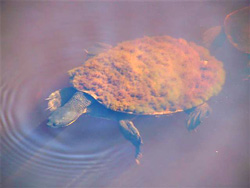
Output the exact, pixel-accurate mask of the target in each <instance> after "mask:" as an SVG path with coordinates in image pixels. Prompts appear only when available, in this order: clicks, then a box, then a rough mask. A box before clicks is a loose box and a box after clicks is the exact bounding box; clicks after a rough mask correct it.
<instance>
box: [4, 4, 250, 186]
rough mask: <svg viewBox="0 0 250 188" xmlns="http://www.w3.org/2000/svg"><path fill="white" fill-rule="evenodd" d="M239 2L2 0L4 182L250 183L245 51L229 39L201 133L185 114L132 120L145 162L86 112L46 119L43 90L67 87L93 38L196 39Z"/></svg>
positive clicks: (112, 128) (219, 53)
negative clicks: (56, 123)
mask: <svg viewBox="0 0 250 188" xmlns="http://www.w3.org/2000/svg"><path fill="white" fill-rule="evenodd" d="M244 6H247V1H246V2H244V1H239V2H227V3H226V2H220V3H219V2H213V3H212V2H198V1H197V2H165V3H163V2H161V3H159V2H158V3H149V2H148V3H145V2H144V3H139V2H138V3H128V2H122V3H111V2H110V3H83V2H71V3H69V2H68V3H67V2H47V3H42V2H10V3H7V2H3V3H2V15H1V17H2V27H1V28H2V35H1V37H2V42H1V48H2V61H1V65H2V66H1V85H0V88H1V109H0V110H1V113H0V115H1V125H2V126H1V157H2V163H1V172H2V174H1V176H2V179H1V181H2V186H3V187H100V186H101V187H221V186H226V187H247V186H249V118H248V116H249V81H246V80H245V77H246V65H247V62H248V61H249V57H248V56H247V55H246V54H244V53H242V52H239V51H237V49H235V48H234V47H233V46H232V45H231V44H230V43H229V42H228V41H225V42H224V43H222V44H221V45H220V46H219V47H218V49H216V50H214V52H213V53H214V54H213V55H215V56H216V57H217V58H218V59H219V60H221V61H223V62H224V65H225V69H226V72H227V78H226V83H225V85H224V88H223V90H222V92H221V93H220V94H219V95H218V96H216V97H214V98H212V99H211V101H209V104H210V106H211V107H212V109H213V113H212V114H211V115H210V116H209V118H207V119H206V121H204V122H203V124H202V125H201V126H200V127H199V129H198V131H197V132H188V131H187V130H186V129H185V126H184V125H185V119H186V114H185V113H178V114H174V115H172V116H169V117H159V118H153V117H152V118H151V117H143V118H137V119H136V120H135V121H134V123H135V125H136V126H137V128H138V129H139V130H140V133H141V135H142V137H143V140H144V145H143V148H142V152H143V158H142V160H141V165H139V166H138V165H136V163H135V162H134V148H133V146H132V145H131V144H130V143H129V142H128V141H126V140H125V139H124V138H123V136H122V135H121V134H120V132H119V129H118V126H117V123H116V122H113V121H108V120H102V119H96V118H93V117H88V116H82V117H81V118H80V119H79V120H77V121H76V122H75V123H74V125H72V126H69V127H67V128H62V129H52V128H49V127H47V126H46V122H47V117H48V115H49V112H48V111H46V110H45V109H46V108H47V104H46V101H45V98H47V97H48V95H49V94H50V93H51V92H53V91H54V90H57V89H60V88H63V87H66V86H69V83H68V82H67V78H68V77H67V70H69V69H71V68H73V67H76V66H78V65H80V64H81V63H83V61H84V58H85V56H86V54H84V49H86V48H88V47H90V46H92V45H93V44H94V43H95V42H105V43H108V44H112V45H115V44H116V43H118V42H121V41H124V40H130V39H135V38H138V37H143V36H144V35H149V36H155V35H170V36H172V37H177V38H179V37H181V38H185V39H186V40H190V41H194V42H197V43H200V39H201V34H202V32H204V31H205V30H206V29H207V28H209V27H212V26H216V25H220V24H222V23H223V19H224V17H225V16H226V15H227V14H228V13H230V12H231V11H233V10H236V9H238V8H241V7H244Z"/></svg>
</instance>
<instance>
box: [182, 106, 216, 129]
mask: <svg viewBox="0 0 250 188" xmlns="http://www.w3.org/2000/svg"><path fill="white" fill-rule="evenodd" d="M211 111H212V110H211V108H210V107H209V105H208V104H207V103H203V104H202V105H200V106H197V107H195V108H194V109H193V110H192V111H191V112H189V116H188V119H187V124H186V126H187V129H188V130H189V131H191V130H194V129H195V128H196V127H197V126H198V125H200V123H201V122H202V121H203V120H204V118H206V117H207V116H208V115H209V114H210V113H211Z"/></svg>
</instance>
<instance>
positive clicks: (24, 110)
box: [0, 67, 123, 186]
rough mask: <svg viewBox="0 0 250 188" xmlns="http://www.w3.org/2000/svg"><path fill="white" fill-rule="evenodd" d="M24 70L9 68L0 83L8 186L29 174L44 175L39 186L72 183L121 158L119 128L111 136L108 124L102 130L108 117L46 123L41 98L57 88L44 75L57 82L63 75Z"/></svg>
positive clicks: (6, 181)
mask: <svg viewBox="0 0 250 188" xmlns="http://www.w3.org/2000/svg"><path fill="white" fill-rule="evenodd" d="M52 70H53V67H52ZM22 71H24V70H17V71H15V72H12V76H10V75H9V74H8V73H7V72H5V74H4V75H3V82H2V83H3V84H2V85H1V110H2V112H1V113H0V115H1V121H2V130H1V138H2V140H1V142H2V149H1V150H2V156H3V157H2V159H3V160H2V162H3V165H8V166H9V168H8V169H6V170H5V172H4V174H3V176H4V179H5V180H4V182H5V183H6V185H8V183H10V184H11V183H12V184H13V181H14V182H20V181H21V180H18V178H21V177H22V176H23V174H26V176H27V175H28V174H30V173H31V174H30V175H31V176H34V174H35V175H36V176H39V178H38V180H39V181H41V180H42V179H44V180H46V181H44V185H43V184H41V182H40V183H39V184H40V185H43V186H48V185H49V186H52V185H54V186H57V185H66V184H67V185H69V186H70V184H71V183H73V182H74V181H75V180H77V179H78V178H80V179H81V181H82V180H83V178H88V175H89V174H91V172H95V173H97V172H98V173H100V172H103V171H105V169H107V165H108V164H110V163H112V161H114V160H115V158H119V157H121V158H123V156H121V154H122V152H123V151H122V150H119V149H118V147H119V144H117V141H115V137H117V138H119V140H120V141H121V140H122V139H121V138H122V137H121V136H120V135H119V132H118V128H117V129H116V128H115V131H116V134H115V136H114V138H112V135H110V134H113V132H112V129H113V128H112V127H111V128H112V129H111V131H105V130H104V129H106V128H105V126H106V127H107V124H109V123H110V122H109V121H100V120H99V121H98V120H96V119H94V118H90V117H86V116H85V117H83V118H80V119H79V120H78V121H77V122H76V123H75V125H74V126H70V127H66V128H61V129H53V128H50V127H48V126H47V125H46V123H47V117H48V114H49V112H48V111H45V109H46V105H47V104H46V101H45V100H44V99H45V98H46V97H47V96H48V95H49V93H50V92H52V91H53V89H59V88H58V87H55V86H51V85H49V84H48V82H47V83H46V77H45V76H44V75H50V76H52V78H51V79H54V80H55V81H56V80H58V79H62V80H64V79H65V78H64V77H65V74H62V73H55V72H53V74H52V73H51V72H49V71H48V70H40V74H36V75H34V74H33V73H28V74H22ZM26 72H27V70H26ZM65 72H66V71H65ZM17 78H18V79H17ZM55 83H56V82H55ZM50 88H51V91H50ZM81 124H84V125H85V126H82V125H81ZM93 124H95V125H93ZM105 124H106V125H105ZM111 124H113V125H115V123H112V122H111ZM91 125H93V127H91ZM113 127H114V126H113ZM100 128H101V130H100ZM96 129H98V130H96ZM109 129H110V126H108V130H109ZM100 131H103V132H104V134H101V135H100V137H101V138H100V139H99V137H98V135H96V132H99V133H100ZM91 134H92V135H91ZM102 137H103V138H102ZM106 137H107V138H108V139H107V142H103V140H101V139H105V138H106ZM114 141H115V142H116V145H115V144H114ZM86 173H87V174H88V175H86ZM57 178H58V181H57V180H56V179H57ZM59 179H60V181H59ZM23 181H24V180H23ZM86 181H88V180H86ZM36 182H37V180H36V179H33V180H29V184H28V185H29V186H30V185H33V183H34V185H35V184H36ZM24 183H25V182H24ZM65 183H66V184H65ZM12 184H11V185H12Z"/></svg>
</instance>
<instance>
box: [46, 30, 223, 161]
mask: <svg viewBox="0 0 250 188" xmlns="http://www.w3.org/2000/svg"><path fill="white" fill-rule="evenodd" d="M86 52H87V58H86V60H85V62H84V63H83V64H82V65H80V66H79V67H76V68H73V69H72V70H69V71H68V74H69V80H70V83H71V84H72V87H69V88H64V89H61V90H57V91H55V92H53V93H51V94H50V96H49V97H48V108H49V109H50V111H51V114H50V116H49V117H48V123H47V125H48V126H50V127H53V128H59V127H64V126H68V125H71V124H72V123H73V122H74V121H75V120H77V119H78V118H79V116H81V115H82V114H87V115H89V116H94V117H99V118H106V119H109V120H114V121H117V122H118V123H117V124H118V125H119V129H120V131H121V133H122V134H123V136H124V137H125V139H127V140H128V141H130V142H131V143H132V144H133V145H134V147H135V161H136V163H138V164H139V163H140V158H141V156H142V154H141V145H142V144H143V140H142V137H141V135H140V132H139V130H138V129H137V128H136V126H135V125H134V123H133V120H134V119H135V118H136V117H138V116H155V117H159V116H161V115H163V116H164V115H166V116H167V115H169V114H174V113H177V112H182V111H185V112H186V113H187V114H188V118H187V122H186V127H187V129H188V130H189V131H191V130H194V129H196V128H197V126H198V125H199V124H200V123H201V122H202V121H203V120H204V118H206V117H207V116H208V115H209V113H210V112H211V108H210V107H209V105H208V103H207V101H208V100H209V99H210V98H211V97H213V96H215V95H217V94H218V93H219V92H220V91H221V89H222V86H223V84H224V81H225V71H224V68H223V63H222V62H220V61H218V60H217V59H216V58H215V57H213V56H211V55H210V53H209V51H208V50H207V49H206V48H204V47H202V46H199V45H197V44H195V43H193V42H188V41H186V40H185V39H182V38H179V39H177V38H173V37H171V36H167V35H164V36H144V37H142V38H137V39H134V40H128V41H123V42H120V43H118V44H117V45H116V46H111V45H108V44H104V43H98V44H97V45H95V46H94V47H93V48H91V49H90V50H86ZM69 93H70V94H69ZM67 95H68V96H67ZM66 96H67V97H66Z"/></svg>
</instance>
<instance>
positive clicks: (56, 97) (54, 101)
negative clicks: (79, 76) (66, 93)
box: [46, 90, 61, 112]
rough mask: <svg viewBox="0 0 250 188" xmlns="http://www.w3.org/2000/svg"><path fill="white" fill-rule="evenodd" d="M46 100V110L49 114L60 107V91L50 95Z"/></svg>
mask: <svg viewBox="0 0 250 188" xmlns="http://www.w3.org/2000/svg"><path fill="white" fill-rule="evenodd" d="M46 100H48V108H47V110H50V111H51V112H53V111H55V110H56V109H57V108H59V107H60V106H61V94H60V90H56V91H55V92H53V93H51V94H50V96H49V97H48V98H47V99H46Z"/></svg>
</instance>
